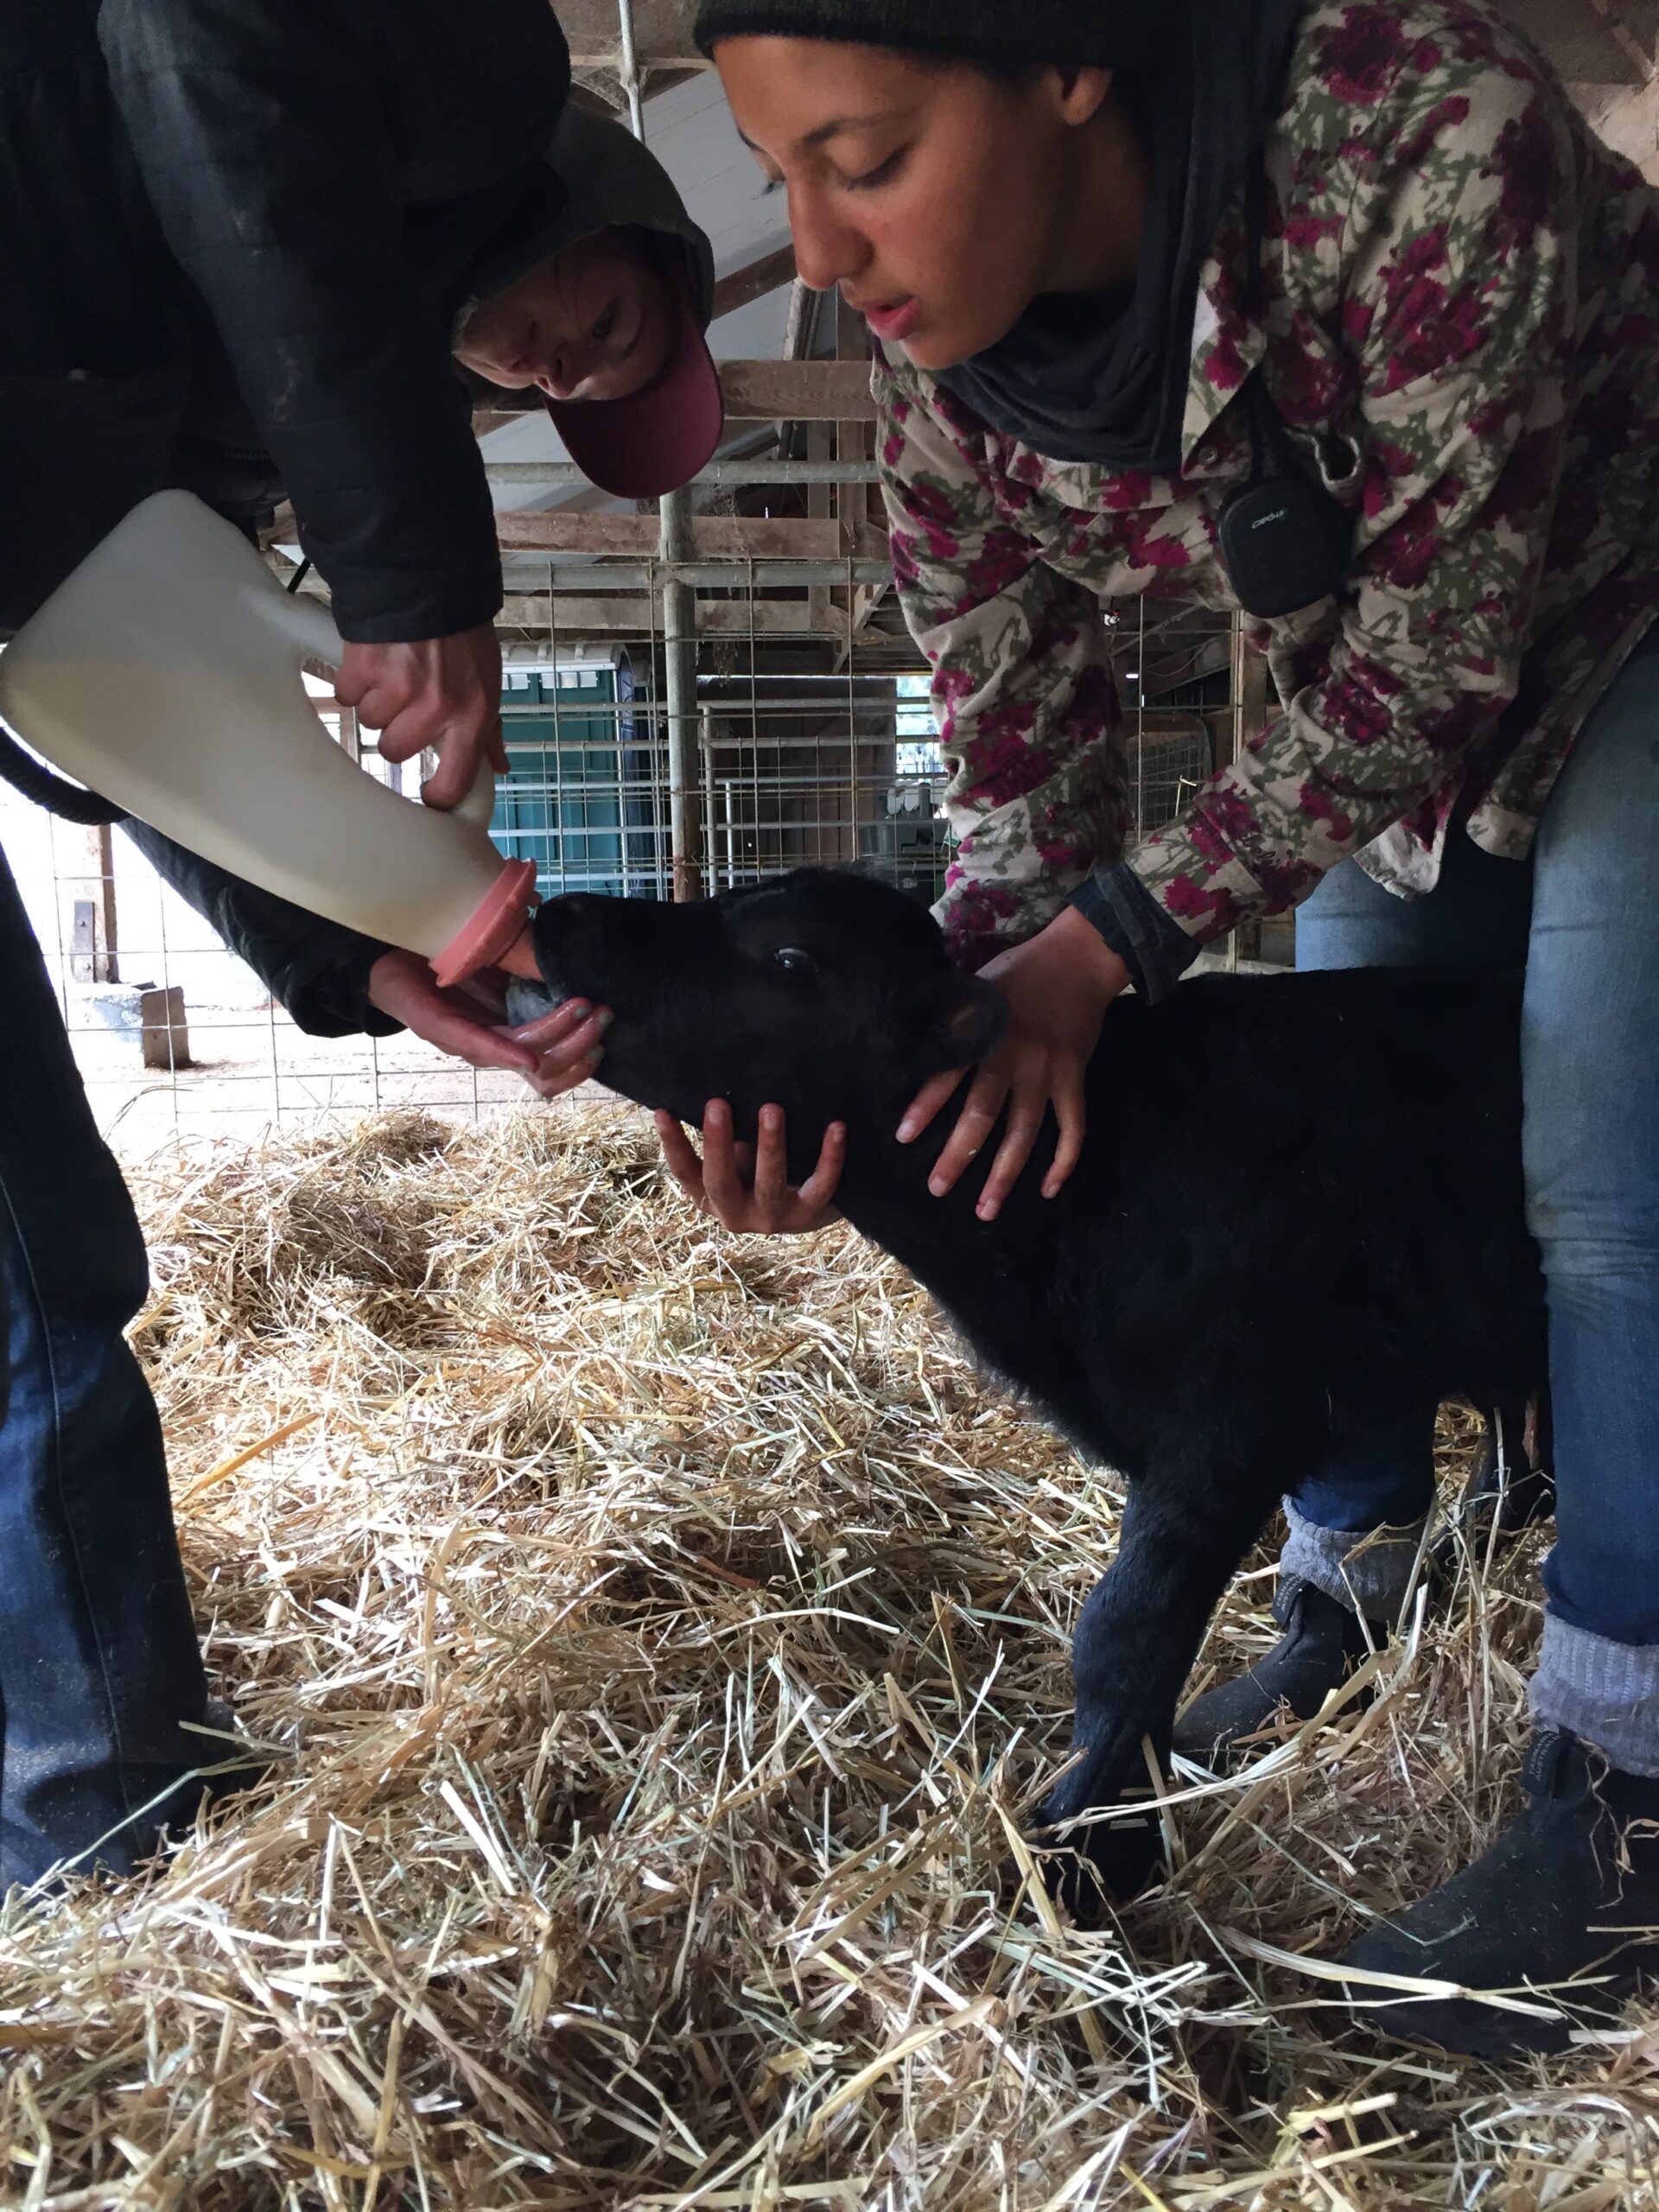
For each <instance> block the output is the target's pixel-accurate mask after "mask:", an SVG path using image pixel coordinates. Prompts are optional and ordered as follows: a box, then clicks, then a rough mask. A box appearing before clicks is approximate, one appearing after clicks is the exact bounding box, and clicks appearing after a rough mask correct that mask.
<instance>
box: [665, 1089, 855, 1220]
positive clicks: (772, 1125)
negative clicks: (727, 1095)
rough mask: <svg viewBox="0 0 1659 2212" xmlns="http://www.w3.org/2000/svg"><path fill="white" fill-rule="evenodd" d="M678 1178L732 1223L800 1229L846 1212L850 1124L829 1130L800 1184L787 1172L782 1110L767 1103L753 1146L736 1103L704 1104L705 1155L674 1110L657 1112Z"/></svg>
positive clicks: (699, 1202) (707, 1209) (705, 1208)
mask: <svg viewBox="0 0 1659 2212" xmlns="http://www.w3.org/2000/svg"><path fill="white" fill-rule="evenodd" d="M654 1118H655V1120H656V1123H657V1133H658V1135H659V1136H660V1137H661V1139H662V1141H663V1150H664V1153H665V1154H667V1156H668V1164H669V1167H670V1169H671V1171H672V1173H673V1176H674V1179H675V1180H676V1182H677V1183H678V1184H679V1185H680V1187H681V1189H682V1190H683V1191H684V1192H686V1193H687V1195H688V1196H689V1197H690V1198H691V1199H692V1200H693V1202H694V1203H695V1204H696V1206H697V1207H698V1209H699V1210H700V1211H702V1212H703V1213H707V1214H712V1215H713V1216H714V1217H715V1220H716V1221H718V1222H721V1223H722V1224H724V1225H725V1227H726V1228H728V1229H731V1230H737V1231H738V1232H739V1233H740V1234H747V1235H750V1236H799V1235H803V1234H805V1233H807V1232H810V1230H817V1229H823V1227H825V1225H826V1224H828V1223H829V1222H832V1221H836V1220H839V1219H840V1216H839V1214H838V1213H837V1211H836V1205H835V1196H836V1190H837V1188H838V1187H839V1185H840V1182H841V1171H842V1166H843V1164H844V1162H845V1160H846V1158H847V1125H846V1123H845V1122H831V1123H830V1124H829V1128H827V1129H826V1130H825V1132H824V1136H823V1146H822V1147H821V1149H820V1150H819V1153H818V1159H817V1166H815V1167H814V1168H813V1170H812V1173H811V1174H810V1175H809V1176H808V1178H807V1179H806V1180H805V1182H804V1183H803V1184H801V1185H799V1186H798V1187H796V1186H795V1185H791V1182H790V1179H789V1165H788V1154H787V1148H786V1147H785V1141H784V1137H785V1132H784V1109H783V1108H782V1107H781V1106H763V1107H762V1108H761V1109H760V1133H759V1135H758V1137H757V1140H756V1141H755V1142H754V1143H753V1145H747V1144H739V1143H737V1142H736V1141H734V1137H733V1135H732V1109H731V1108H730V1107H729V1106H728V1104H727V1103H726V1101H725V1100H724V1099H723V1098H714V1099H710V1101H709V1104H708V1105H707V1106H706V1107H705V1108H704V1109H703V1116H702V1156H701V1158H699V1156H698V1154H697V1149H696V1146H695V1145H694V1144H693V1143H692V1141H691V1140H690V1137H689V1136H688V1135H686V1132H685V1130H684V1129H683V1128H682V1126H681V1125H680V1123H679V1122H677V1121H676V1120H675V1118H674V1116H673V1115H671V1114H658V1115H657V1116H655V1117H654Z"/></svg>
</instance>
